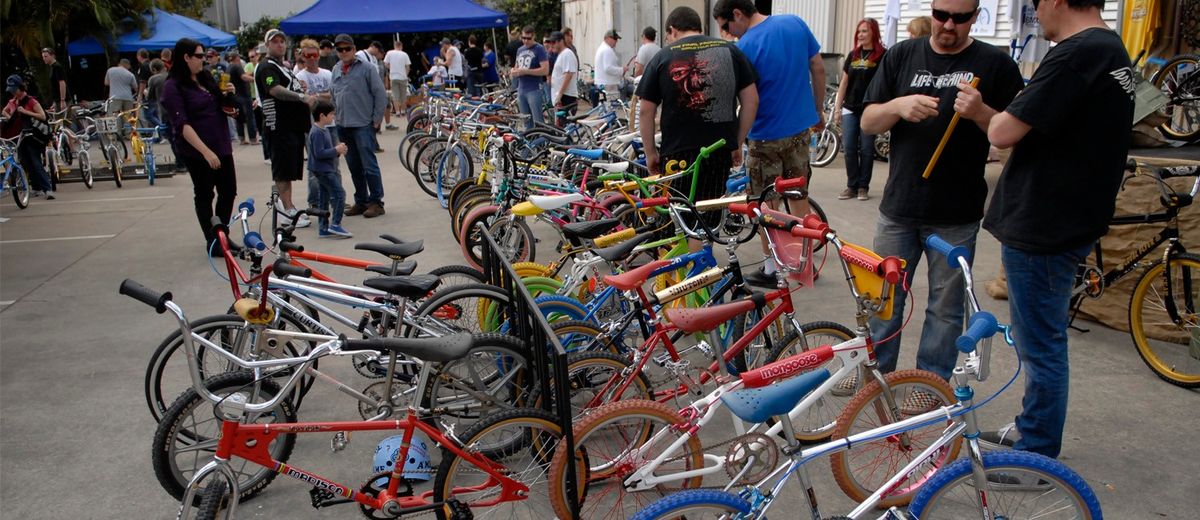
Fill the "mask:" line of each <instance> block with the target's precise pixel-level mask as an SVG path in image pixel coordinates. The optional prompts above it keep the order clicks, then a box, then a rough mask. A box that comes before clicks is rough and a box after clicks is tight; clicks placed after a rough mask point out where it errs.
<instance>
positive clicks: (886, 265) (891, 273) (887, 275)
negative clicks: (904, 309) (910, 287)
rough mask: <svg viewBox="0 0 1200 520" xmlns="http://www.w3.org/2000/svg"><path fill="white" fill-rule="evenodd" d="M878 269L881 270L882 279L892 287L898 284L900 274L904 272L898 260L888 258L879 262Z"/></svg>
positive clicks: (891, 257) (892, 257)
mask: <svg viewBox="0 0 1200 520" xmlns="http://www.w3.org/2000/svg"><path fill="white" fill-rule="evenodd" d="M879 268H880V269H882V270H883V279H884V280H886V281H887V283H890V284H892V285H896V284H897V283H900V272H901V271H903V270H904V268H903V267H902V266H901V262H900V259H899V258H896V257H894V256H889V257H886V258H884V259H883V261H882V262H879Z"/></svg>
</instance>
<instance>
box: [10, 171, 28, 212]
mask: <svg viewBox="0 0 1200 520" xmlns="http://www.w3.org/2000/svg"><path fill="white" fill-rule="evenodd" d="M8 175H9V177H8V179H9V181H8V182H9V184H10V186H9V189H10V190H11V191H12V196H13V202H16V203H17V207H18V208H21V209H25V208H27V207H29V176H28V175H26V174H25V169H24V168H22V167H21V166H20V165H18V164H16V163H15V162H14V163H13V165H12V167H11V169H10V170H9V171H8Z"/></svg>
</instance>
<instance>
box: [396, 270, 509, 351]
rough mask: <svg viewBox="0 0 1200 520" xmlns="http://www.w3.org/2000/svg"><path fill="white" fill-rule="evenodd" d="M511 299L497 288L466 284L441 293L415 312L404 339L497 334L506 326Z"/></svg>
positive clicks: (436, 293) (479, 284)
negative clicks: (461, 333) (455, 334)
mask: <svg viewBox="0 0 1200 520" xmlns="http://www.w3.org/2000/svg"><path fill="white" fill-rule="evenodd" d="M508 303H509V295H508V293H507V292H505V291H504V290H503V289H501V288H499V287H496V286H494V285H487V284H481V283H466V284H462V285H457V286H453V287H449V288H446V289H439V290H438V291H437V292H435V293H433V296H430V297H429V298H428V299H426V300H425V301H424V302H423V303H421V305H419V306H417V310H416V311H414V312H413V317H412V323H410V324H409V327H408V330H407V331H405V335H406V336H407V337H410V338H427V337H437V336H445V335H447V334H454V333H457V332H469V333H476V332H498V331H500V330H501V329H502V328H503V326H504V320H506V319H507V318H506V313H505V311H506V309H507V308H508Z"/></svg>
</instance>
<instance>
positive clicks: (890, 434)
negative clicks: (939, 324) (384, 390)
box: [633, 236, 1103, 520]
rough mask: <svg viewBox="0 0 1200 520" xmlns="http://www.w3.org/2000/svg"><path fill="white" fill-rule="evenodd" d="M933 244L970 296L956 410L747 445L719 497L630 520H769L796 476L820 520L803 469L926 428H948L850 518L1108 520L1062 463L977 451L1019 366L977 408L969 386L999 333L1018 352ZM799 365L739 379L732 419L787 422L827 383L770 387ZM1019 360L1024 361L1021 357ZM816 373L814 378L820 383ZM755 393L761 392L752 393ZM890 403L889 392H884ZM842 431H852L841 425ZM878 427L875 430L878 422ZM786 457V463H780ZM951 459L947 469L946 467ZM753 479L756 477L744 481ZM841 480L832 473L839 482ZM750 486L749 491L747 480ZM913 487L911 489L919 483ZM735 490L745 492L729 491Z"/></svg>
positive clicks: (868, 400)
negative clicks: (824, 437) (906, 498)
mask: <svg viewBox="0 0 1200 520" xmlns="http://www.w3.org/2000/svg"><path fill="white" fill-rule="evenodd" d="M927 245H928V246H929V247H930V248H931V249H934V250H936V251H939V252H941V253H942V254H943V255H945V256H946V258H947V261H948V262H949V263H950V264H951V265H952V266H955V267H957V268H958V269H960V272H961V274H962V276H963V278H964V279H965V280H966V288H967V289H966V292H967V295H968V301H969V307H970V309H969V310H970V314H971V316H970V319H969V326H968V328H967V330H966V332H965V333H964V334H963V335H962V336H961V337H959V338H958V340H957V341H956V342H955V344H956V347H957V348H958V350H959V351H960V352H963V353H964V354H966V358H965V359H964V361H963V362H962V363H961V364H960V365H959V366H958V367H956V368H955V369H954V374H953V378H954V382H955V390H954V395H955V396H956V398H957V402H955V403H954V404H951V405H948V406H943V407H940V408H937V409H935V410H932V411H929V412H926V413H923V414H919V415H915V416H912V417H909V418H906V419H904V420H901V421H899V422H891V421H887V422H889V423H890V424H886V425H882V426H876V427H872V428H870V429H867V430H865V431H861V432H859V433H855V434H853V435H850V436H846V437H844V438H837V439H836V440H833V441H831V442H828V443H824V444H821V445H818V446H808V447H804V446H801V445H800V444H799V443H798V442H796V441H795V440H792V439H791V437H790V436H788V437H787V440H788V442H787V445H786V446H785V447H784V448H782V449H780V448H779V447H778V446H777V445H776V444H775V443H774V441H773V439H771V438H770V437H766V436H753V437H747V438H745V439H744V440H743V441H742V443H741V444H740V445H737V446H735V448H734V449H733V450H731V453H733V455H735V456H736V458H735V461H737V462H740V464H739V467H740V469H739V470H738V472H737V476H735V478H734V480H733V481H732V482H730V483H729V484H727V485H725V486H724V487H723V488H722V489H721V490H709V489H699V490H687V491H681V492H678V493H675V494H673V495H669V496H667V497H665V498H662V499H660V500H658V501H657V502H655V503H653V504H650V505H649V506H648V507H646V508H645V509H643V510H642V511H640V512H639V513H638V514H637V515H636V516H634V517H633V518H634V519H636V520H652V519H661V518H680V517H682V516H684V515H686V517H687V518H712V517H716V518H726V519H741V518H764V517H765V515H766V513H767V511H768V510H769V509H770V507H771V506H772V505H773V504H774V501H775V500H776V499H777V498H778V497H780V496H782V491H783V486H784V484H786V483H787V482H788V481H789V480H791V477H792V476H793V475H795V476H797V477H798V478H799V481H800V484H801V486H802V487H803V488H804V490H805V491H806V492H807V498H808V503H809V506H810V508H811V514H812V518H813V519H814V520H820V519H821V518H825V517H823V516H821V512H820V508H819V507H818V504H817V501H816V495H815V494H814V493H813V489H812V485H811V484H810V480H809V476H808V471H807V468H806V467H805V464H806V463H808V462H810V461H812V460H813V459H815V458H818V457H821V456H824V455H827V454H836V453H843V452H849V453H853V452H854V451H855V449H856V448H857V449H858V450H859V451H862V450H863V449H864V448H868V449H869V446H871V445H872V444H873V443H879V442H881V441H882V442H883V443H891V442H893V441H892V440H891V439H895V438H896V436H898V435H903V434H904V433H906V432H910V431H913V430H915V429H917V428H922V427H926V426H935V427H936V426H937V425H939V424H944V423H946V422H947V421H949V422H951V425H950V426H949V427H947V428H946V429H945V430H944V431H943V432H942V433H941V435H940V437H939V438H938V439H937V440H936V441H934V442H933V443H931V444H930V445H929V446H928V447H927V448H925V449H924V450H923V451H922V452H921V453H920V455H918V456H916V457H915V458H913V459H912V461H911V462H909V463H908V464H907V465H906V466H904V467H903V468H901V469H900V470H899V471H897V472H895V473H894V475H892V476H891V477H890V478H888V480H887V481H886V482H884V483H883V484H882V485H880V486H879V487H878V488H877V489H876V490H875V491H874V492H873V493H871V494H870V496H868V497H866V499H865V500H862V501H861V503H860V504H858V506H857V507H855V508H854V510H853V511H851V512H850V513H849V514H848V515H846V516H845V517H839V518H849V519H862V518H874V517H878V518H879V519H880V520H898V519H902V520H908V519H915V518H920V519H922V520H927V519H937V518H953V519H961V518H971V517H974V518H981V517H982V518H987V519H993V518H995V519H1000V518H1005V519H1008V518H1047V517H1054V518H1084V519H1095V520H1099V519H1102V518H1103V514H1102V512H1101V510H1100V504H1099V501H1098V500H1097V499H1096V496H1095V493H1093V492H1092V490H1091V488H1090V487H1089V486H1088V485H1087V483H1086V482H1085V481H1084V480H1083V479H1082V478H1081V477H1080V476H1079V475H1078V474H1076V473H1075V472H1074V471H1073V470H1071V469H1070V468H1069V467H1067V466H1066V465H1065V464H1063V463H1061V462H1058V461H1056V460H1054V459H1051V458H1049V457H1045V456H1042V455H1037V454H1034V453H1027V452H1017V451H1001V452H988V453H983V452H982V451H981V448H980V446H979V440H978V435H979V427H978V421H977V417H976V413H975V411H976V410H977V409H978V408H979V407H982V406H984V405H986V404H987V403H989V402H991V400H992V399H994V398H995V397H996V395H999V393H1001V392H1003V391H1004V390H1005V389H1007V388H1008V387H1009V386H1011V384H1012V383H1013V382H1014V381H1016V377H1017V375H1019V373H1020V363H1019V362H1018V365H1017V370H1016V372H1014V374H1013V379H1011V380H1010V381H1009V382H1008V384H1006V385H1005V386H1004V387H1002V388H1001V389H1000V391H998V392H997V393H996V394H995V395H993V396H990V397H988V398H986V399H984V400H983V401H982V402H979V403H978V404H977V403H976V402H975V395H974V390H973V389H972V388H971V386H970V381H971V379H974V380H976V381H979V382H982V381H984V380H986V379H987V377H988V376H989V373H990V361H991V344H990V343H991V338H992V336H994V335H995V334H996V333H997V332H1002V333H1003V334H1002V336H1003V338H1004V340H1005V343H1007V344H1008V345H1009V346H1013V341H1012V338H1011V336H1010V334H1009V328H1008V327H1007V326H1001V325H999V324H998V323H997V321H996V318H995V317H994V316H992V315H991V313H988V312H987V311H983V310H981V309H980V307H979V302H978V301H977V300H976V298H975V296H974V293H973V291H972V286H973V281H972V277H971V271H970V265H969V264H968V262H967V259H966V254H965V253H966V250H965V249H964V248H961V247H955V246H952V245H950V244H948V243H946V242H945V241H943V240H941V239H940V238H938V237H937V236H930V237H929V239H928V241H927ZM802 356H805V355H801V356H796V357H794V358H791V359H789V360H785V361H782V362H779V363H777V364H774V365H768V366H765V367H762V368H761V369H758V370H755V371H751V372H748V373H745V374H743V375H742V376H741V378H740V381H738V382H740V383H741V384H743V385H745V386H747V387H751V388H747V389H743V390H737V391H735V392H731V393H730V394H727V395H726V396H724V397H723V398H722V399H723V401H724V403H725V405H726V406H727V407H729V408H730V409H731V410H732V411H733V412H734V414H735V415H737V416H738V417H739V418H741V419H742V420H744V421H747V422H754V421H758V420H761V419H763V418H765V417H768V416H772V415H781V414H784V413H786V412H787V411H788V410H790V409H792V408H793V406H794V405H795V403H797V402H803V401H804V400H807V399H809V398H810V397H805V396H806V394H807V395H811V394H810V390H811V389H812V387H813V386H816V385H817V384H818V383H820V381H828V380H827V379H826V378H827V377H828V374H827V373H825V374H822V373H820V372H815V373H814V372H810V373H808V374H806V375H802V376H799V377H796V378H793V379H789V380H786V381H782V382H780V383H778V384H773V385H769V386H765V385H767V384H769V383H770V382H771V381H772V380H775V379H776V376H777V375H780V374H785V375H784V377H786V374H788V373H794V372H795V369H793V368H791V367H792V366H795V365H801V364H804V363H805V362H806V359H805V358H804V357H802ZM1018 359H1019V358H1018ZM814 374H815V375H814ZM753 387H757V388H753ZM878 391H879V388H878V387H874V388H873V387H870V386H869V387H867V388H865V389H863V390H860V391H859V393H858V394H857V395H856V396H855V398H854V400H853V401H852V402H851V404H850V406H848V407H847V408H846V410H843V412H842V417H844V418H846V419H851V418H855V417H861V418H862V419H863V420H864V421H865V422H868V423H870V422H871V421H872V420H873V417H872V416H873V415H875V414H877V413H878V410H879V407H878V404H877V403H875V402H874V401H875V400H876V399H877V397H876V396H873V395H872V394H873V393H874V394H877V393H878ZM885 395H886V393H885ZM781 423H782V424H783V425H784V430H785V431H788V430H790V426H789V424H790V423H789V422H788V421H781ZM839 423H840V424H847V425H848V424H850V423H851V421H849V420H847V421H845V422H843V421H841V420H839ZM875 424H878V423H875ZM959 440H965V442H966V444H967V446H968V449H967V454H968V456H967V458H966V459H961V460H958V461H955V462H953V463H951V464H948V465H945V466H942V467H940V468H939V469H936V471H935V472H933V473H932V475H930V474H929V473H928V472H926V469H928V468H923V466H925V465H926V464H927V463H928V461H929V460H931V459H933V458H935V457H944V456H945V454H946V453H947V451H948V450H949V447H950V446H952V445H953V443H955V442H956V441H959ZM780 455H783V456H785V457H786V458H787V460H785V461H784V462H783V463H782V464H779V465H775V462H774V461H775V460H777V459H778V458H780ZM946 460H950V458H947V459H946ZM747 475H749V476H750V477H751V478H746V476H747ZM835 475H836V473H835ZM743 479H744V480H749V481H750V482H749V484H748V485H744V484H742V483H741V482H740V481H741V480H743ZM914 481H915V482H914ZM920 484H923V485H921V487H920V489H919V490H918V491H917V493H916V495H915V496H914V497H913V499H912V502H911V504H910V505H909V508H908V511H907V512H905V511H902V510H900V509H898V508H897V507H895V506H892V507H891V508H890V509H888V510H887V511H886V512H884V513H883V514H882V515H879V513H873V512H871V510H872V509H874V508H876V506H877V505H879V504H880V503H881V500H883V499H884V498H885V497H887V496H889V495H891V494H893V493H894V492H895V491H897V489H898V487H900V486H908V487H909V488H912V486H914V485H920ZM735 487H739V488H740V489H739V490H738V491H737V492H732V491H731V490H733V489H734V488H735Z"/></svg>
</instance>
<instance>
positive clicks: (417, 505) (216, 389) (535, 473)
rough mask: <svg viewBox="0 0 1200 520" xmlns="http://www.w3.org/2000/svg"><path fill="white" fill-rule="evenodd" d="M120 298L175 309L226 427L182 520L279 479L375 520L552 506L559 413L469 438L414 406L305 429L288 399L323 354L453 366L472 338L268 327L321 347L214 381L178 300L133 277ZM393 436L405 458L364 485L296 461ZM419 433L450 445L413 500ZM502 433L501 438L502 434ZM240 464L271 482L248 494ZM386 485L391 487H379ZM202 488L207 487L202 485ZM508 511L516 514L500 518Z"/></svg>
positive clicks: (504, 416)
mask: <svg viewBox="0 0 1200 520" xmlns="http://www.w3.org/2000/svg"><path fill="white" fill-rule="evenodd" d="M120 292H121V294H124V295H128V296H130V297H132V298H134V299H136V300H138V301H140V302H142V303H144V304H146V305H149V306H151V307H153V308H154V309H155V310H156V311H157V312H159V313H160V314H161V313H163V312H166V311H170V312H171V314H172V316H173V317H174V318H175V320H176V321H177V323H178V326H179V329H180V333H181V335H182V336H183V337H184V338H186V341H185V342H184V348H186V349H187V351H188V360H189V364H190V369H191V376H192V383H193V389H192V390H191V391H190V392H192V393H194V394H198V395H200V396H202V399H203V401H204V402H208V403H212V404H213V405H214V406H213V412H214V413H213V414H212V415H215V416H216V418H217V419H218V420H219V421H220V423H221V424H220V435H219V439H218V440H216V456H215V457H214V458H213V460H212V461H211V462H208V463H207V464H205V465H204V467H202V468H201V469H199V470H198V471H196V473H195V474H194V475H193V476H192V477H191V479H190V480H189V482H188V484H187V487H186V490H185V491H184V493H183V494H182V497H181V502H180V508H179V512H178V514H177V518H192V517H191V515H190V513H191V512H192V508H193V507H197V512H196V518H200V519H205V520H207V519H212V518H218V517H220V518H233V517H234V514H235V513H236V511H237V506H238V504H239V503H240V502H241V501H242V500H245V499H247V498H249V497H250V496H253V495H254V494H255V493H257V492H259V491H261V490H262V489H263V488H264V487H265V486H266V485H267V484H268V483H269V482H270V481H271V480H272V479H273V478H274V476H275V475H277V474H283V475H287V476H290V477H292V478H295V479H297V480H300V481H302V482H305V483H308V484H311V485H312V486H313V489H312V491H310V493H309V494H310V497H311V502H312V505H313V507H314V508H318V509H319V508H322V507H328V506H333V505H338V504H347V503H356V504H358V505H359V509H360V511H361V512H362V513H363V514H364V515H367V516H368V517H369V518H399V517H401V516H403V515H407V514H415V513H422V512H428V511H431V510H432V511H434V512H435V513H436V514H437V516H438V518H439V519H448V518H455V519H457V518H470V517H472V516H473V515H472V510H475V511H477V513H476V514H480V515H493V514H494V515H496V516H497V517H502V518H508V517H511V516H512V515H513V514H516V512H517V511H515V510H516V509H518V508H520V509H521V511H520V513H523V514H525V515H536V514H537V512H536V511H534V510H541V511H542V512H544V511H548V510H549V508H548V507H547V506H546V505H545V504H544V503H542V502H541V501H539V500H538V498H539V497H541V496H544V493H541V492H540V490H537V488H538V487H539V482H540V481H541V478H540V477H541V473H542V469H541V468H542V467H543V466H544V461H546V460H548V459H549V457H550V454H551V453H552V452H553V449H554V448H555V446H556V445H557V441H558V439H560V438H561V437H562V434H561V428H560V426H559V425H558V424H557V423H556V422H555V419H554V416H552V415H550V414H549V413H547V412H544V411H541V410H532V409H512V410H508V411H506V412H503V413H499V414H495V415H493V416H491V417H489V418H486V419H485V420H484V421H483V422H480V423H478V424H476V425H475V426H474V427H472V428H471V429H469V430H467V431H466V432H464V433H463V434H462V439H461V440H460V439H459V437H458V436H457V435H456V434H455V433H454V432H453V430H451V431H448V432H445V433H443V432H442V431H441V430H439V429H438V428H435V427H433V426H431V425H430V424H428V420H429V417H428V416H425V417H421V416H418V415H417V411H416V410H414V409H412V408H409V409H408V410H407V412H406V413H405V415H404V417H403V418H401V419H398V420H395V421H346V422H306V423H301V422H297V421H296V420H295V412H294V410H293V409H292V407H291V405H290V403H289V402H288V400H287V399H286V397H287V396H288V395H289V394H290V390H291V389H292V388H294V387H295V385H296V384H297V383H298V380H299V375H300V374H301V373H303V372H304V370H302V368H304V367H307V366H310V365H311V364H312V363H314V362H315V361H316V360H317V359H319V358H321V357H325V356H329V355H355V354H360V353H366V352H376V351H386V352H390V353H392V354H394V355H406V356H413V357H417V356H419V357H421V358H425V359H429V360H433V361H438V362H449V361H453V360H455V359H458V358H461V357H463V356H466V355H468V354H469V352H470V351H471V349H472V338H471V336H470V335H465V334H463V335H455V336H448V337H444V338H436V339H412V338H386V339H371V340H348V339H345V338H344V337H339V336H326V335H317V334H306V333H299V332H290V331H283V330H268V331H267V334H268V335H269V336H270V337H276V338H287V337H293V338H302V339H310V340H316V341H321V342H322V343H321V344H320V345H318V346H317V347H316V348H315V349H313V350H312V351H311V352H309V353H308V354H307V355H304V356H300V357H287V358H281V359H269V360H260V361H254V362H244V361H242V362H241V363H239V364H240V365H242V366H245V367H247V368H251V367H252V368H253V370H254V372H246V371H241V372H232V373H230V374H228V375H226V376H223V377H220V378H217V379H214V380H210V381H207V382H206V381H204V380H203V379H202V378H201V376H200V372H199V367H198V366H197V365H196V364H195V361H194V360H195V358H196V347H195V345H194V344H193V342H192V333H191V329H190V325H189V322H188V320H187V319H186V317H185V316H184V313H183V310H182V309H181V308H179V307H178V306H177V305H175V303H174V302H173V301H172V296H171V293H162V294H160V293H157V292H154V291H151V290H149V289H147V288H145V287H143V286H141V285H139V284H137V283H136V282H134V281H132V280H125V281H124V282H122V284H121V288H120ZM202 343H203V342H202ZM354 349H361V350H354ZM237 361H240V360H237ZM298 368H299V369H298ZM285 369H290V370H292V375H291V377H289V378H288V379H287V381H286V383H285V384H284V385H282V386H278V385H273V384H266V385H261V386H254V385H253V383H255V382H261V381H262V380H261V376H259V375H258V374H259V373H263V372H267V373H269V372H271V371H277V370H285ZM185 395H187V394H185ZM177 404H178V403H177ZM281 420H282V422H280V421H281ZM260 421H261V422H260ZM384 430H398V431H399V432H401V434H402V435H403V439H404V440H403V443H402V445H401V448H400V450H399V453H398V454H397V456H396V457H395V459H393V460H392V461H391V464H390V465H391V467H392V469H391V470H390V471H383V472H380V473H376V474H374V475H372V476H370V477H369V478H368V479H367V480H366V481H365V482H364V483H363V484H362V485H361V486H359V487H358V488H357V489H356V488H355V487H353V486H349V485H346V484H342V483H338V482H335V481H332V480H329V479H326V478H324V477H321V476H319V475H316V474H314V473H312V472H309V471H305V470H303V469H300V468H298V467H296V466H293V465H290V464H287V461H288V459H289V457H290V455H291V451H292V447H293V445H294V443H295V436H296V434H300V433H319V432H329V431H340V432H355V431H384ZM417 431H420V432H421V433H423V434H424V435H426V436H428V438H429V439H431V440H432V441H433V442H434V443H436V444H437V445H438V446H441V447H442V460H441V463H440V465H439V466H438V469H437V470H436V473H435V478H434V489H433V490H431V491H427V492H425V493H422V494H420V495H416V496H414V495H413V492H412V486H411V485H410V484H409V483H408V482H407V480H406V479H404V478H403V476H402V474H403V473H405V472H407V473H412V471H413V470H412V469H408V470H407V471H406V469H405V466H406V464H405V463H403V462H401V461H407V460H408V455H409V448H410V446H411V441H412V438H413V435H414V432H417ZM495 434H498V435H496V436H495V437H494V438H493V437H492V435H495ZM236 459H241V461H242V462H244V463H245V464H255V465H258V466H261V467H262V468H263V471H261V473H264V474H265V475H264V478H263V479H262V480H261V481H258V482H255V483H254V485H253V486H252V487H249V489H245V490H244V489H243V487H242V484H241V482H240V481H239V478H238V474H239V473H241V472H242V470H244V468H245V465H243V466H242V468H239V469H234V468H233V467H232V464H233V461H234V460H236ZM210 477H211V478H210ZM206 479H207V484H205V482H206ZM381 479H382V480H383V483H380V480H381ZM202 484H205V485H204V487H203V489H202V488H201V485H202ZM401 486H404V489H401ZM531 488H532V489H533V490H532V491H531ZM497 495H498V496H497ZM505 509H507V510H508V514H507V515H506V514H505V513H504V512H501V511H503V510H505ZM531 517H532V516H531Z"/></svg>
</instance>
